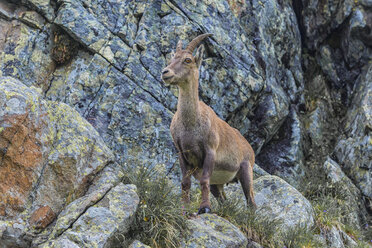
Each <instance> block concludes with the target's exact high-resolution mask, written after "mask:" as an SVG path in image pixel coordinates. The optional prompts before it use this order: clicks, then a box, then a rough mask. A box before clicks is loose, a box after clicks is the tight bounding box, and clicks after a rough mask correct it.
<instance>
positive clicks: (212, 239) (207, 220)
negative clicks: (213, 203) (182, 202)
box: [181, 214, 248, 248]
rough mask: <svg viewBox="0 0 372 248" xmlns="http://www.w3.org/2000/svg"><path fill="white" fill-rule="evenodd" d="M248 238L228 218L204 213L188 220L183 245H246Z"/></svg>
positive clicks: (225, 247)
mask: <svg viewBox="0 0 372 248" xmlns="http://www.w3.org/2000/svg"><path fill="white" fill-rule="evenodd" d="M247 242H248V241H247V238H246V237H245V236H244V234H243V233H242V232H241V231H240V230H239V229H238V228H237V227H235V226H233V225H232V224H231V223H230V222H228V221H227V220H225V219H223V218H221V217H219V216H217V215H212V214H203V215H200V216H198V217H196V218H195V219H192V220H188V221H187V236H186V238H185V241H184V242H183V243H182V245H181V247H206V248H207V247H210V248H212V247H224V248H227V247H246V246H247Z"/></svg>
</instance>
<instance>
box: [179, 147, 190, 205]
mask: <svg viewBox="0 0 372 248" xmlns="http://www.w3.org/2000/svg"><path fill="white" fill-rule="evenodd" d="M179 161H180V166H181V172H182V183H181V189H182V201H183V202H184V203H185V204H189V203H190V188H191V172H190V170H189V167H188V166H187V162H186V161H185V158H184V157H183V155H182V154H180V156H179Z"/></svg>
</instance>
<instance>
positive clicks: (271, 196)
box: [254, 176, 314, 232]
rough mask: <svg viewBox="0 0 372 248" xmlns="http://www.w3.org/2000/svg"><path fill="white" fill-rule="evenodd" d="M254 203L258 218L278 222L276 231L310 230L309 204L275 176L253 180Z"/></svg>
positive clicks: (311, 222)
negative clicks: (297, 228)
mask: <svg viewBox="0 0 372 248" xmlns="http://www.w3.org/2000/svg"><path fill="white" fill-rule="evenodd" d="M254 190H255V201H256V204H257V207H258V209H257V210H256V214H257V215H258V217H259V218H265V219H267V220H269V221H276V222H278V226H277V228H278V229H277V231H278V232H286V231H289V230H291V229H293V228H296V226H303V227H308V228H311V227H312V226H313V225H314V211H313V208H312V206H311V204H310V202H309V201H308V200H307V199H306V198H305V197H303V195H301V193H300V192H298V191H297V190H296V189H295V188H293V187H292V186H291V185H289V184H288V183H286V182H285V181H284V180H283V179H280V178H279V177H276V176H263V177H260V178H258V179H257V180H255V182H254Z"/></svg>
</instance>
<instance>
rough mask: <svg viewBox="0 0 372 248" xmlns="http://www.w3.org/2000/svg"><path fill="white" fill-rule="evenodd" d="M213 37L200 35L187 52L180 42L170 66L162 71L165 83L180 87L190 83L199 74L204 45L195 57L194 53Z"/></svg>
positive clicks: (191, 43) (188, 46) (190, 44)
mask: <svg viewBox="0 0 372 248" xmlns="http://www.w3.org/2000/svg"><path fill="white" fill-rule="evenodd" d="M211 35H212V34H202V35H199V36H198V37H196V38H195V39H193V40H192V41H191V42H190V43H189V44H188V45H187V47H186V49H185V50H183V49H182V41H181V40H180V41H178V43H177V48H176V52H175V53H173V54H172V58H171V61H170V63H169V65H168V66H167V67H165V68H164V70H163V71H162V75H161V78H162V79H163V81H164V83H166V84H172V85H179V84H182V83H185V82H188V81H189V80H188V78H189V77H190V75H194V74H195V73H198V70H199V67H200V64H201V61H202V57H203V53H204V46H203V45H202V46H200V47H199V48H198V50H197V51H196V54H195V56H193V55H192V53H193V52H194V50H195V48H196V47H197V46H198V45H199V44H200V43H201V42H202V41H203V40H204V39H205V38H207V37H208V36H211Z"/></svg>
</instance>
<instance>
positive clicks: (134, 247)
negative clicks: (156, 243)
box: [128, 240, 150, 248]
mask: <svg viewBox="0 0 372 248" xmlns="http://www.w3.org/2000/svg"><path fill="white" fill-rule="evenodd" d="M128 248H150V246H148V245H145V244H142V243H141V242H140V241H138V240H135V241H133V243H132V244H130V246H129V247H128Z"/></svg>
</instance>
